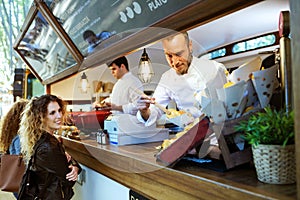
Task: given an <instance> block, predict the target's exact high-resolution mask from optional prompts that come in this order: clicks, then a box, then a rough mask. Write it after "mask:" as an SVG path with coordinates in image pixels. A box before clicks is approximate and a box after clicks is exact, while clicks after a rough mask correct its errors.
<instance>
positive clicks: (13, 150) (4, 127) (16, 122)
mask: <svg viewBox="0 0 300 200" xmlns="http://www.w3.org/2000/svg"><path fill="white" fill-rule="evenodd" d="M28 102H29V101H28V100H27V99H20V100H19V101H16V102H15V103H14V104H13V105H12V107H11V108H10V109H9V111H8V112H7V113H6V115H5V117H4V118H3V120H2V124H1V131H0V152H3V153H8V154H13V155H19V154H20V153H21V145H20V137H19V135H18V130H19V127H20V121H21V114H22V112H23V111H24V108H25V106H26V104H27V103H28ZM13 194H14V196H15V197H16V198H17V197H18V193H17V192H14V193H13Z"/></svg>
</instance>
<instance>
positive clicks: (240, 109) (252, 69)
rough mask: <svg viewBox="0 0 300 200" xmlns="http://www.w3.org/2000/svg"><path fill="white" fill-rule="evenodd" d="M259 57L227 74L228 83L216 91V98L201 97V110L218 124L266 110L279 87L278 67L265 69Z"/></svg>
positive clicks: (204, 95)
mask: <svg viewBox="0 0 300 200" xmlns="http://www.w3.org/2000/svg"><path fill="white" fill-rule="evenodd" d="M261 65H262V59H261V58H260V57H259V56H258V57H256V58H254V59H253V60H250V61H249V62H247V63H245V64H243V65H241V66H240V67H238V68H237V69H235V70H233V71H232V73H231V74H229V73H228V76H227V78H228V82H227V83H226V84H224V85H223V88H219V89H217V98H212V97H210V96H209V95H206V94H205V93H204V94H202V93H201V94H198V96H197V95H196V99H197V100H198V101H199V104H200V105H201V110H202V112H203V113H205V114H206V115H207V116H209V117H210V118H211V120H212V121H213V122H215V123H222V122H224V121H227V120H232V119H236V118H239V117H241V116H243V115H245V114H248V113H249V112H252V111H255V110H259V109H262V108H264V107H266V106H267V105H268V104H269V102H270V100H271V97H272V95H273V92H274V91H275V89H276V88H277V87H278V80H277V77H276V76H277V71H278V65H276V64H275V65H274V66H272V67H269V68H267V69H264V68H263V66H261Z"/></svg>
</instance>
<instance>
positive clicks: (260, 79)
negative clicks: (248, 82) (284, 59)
mask: <svg viewBox="0 0 300 200" xmlns="http://www.w3.org/2000/svg"><path fill="white" fill-rule="evenodd" d="M277 71H278V65H274V66H273V67H270V68H267V69H264V70H260V71H256V72H253V79H252V83H253V85H254V88H255V90H256V93H257V96H258V100H259V103H260V106H261V108H264V107H266V106H267V105H268V104H269V102H270V100H271V97H272V95H273V91H274V89H275V87H276V86H277V85H278V80H277V77H276V75H277Z"/></svg>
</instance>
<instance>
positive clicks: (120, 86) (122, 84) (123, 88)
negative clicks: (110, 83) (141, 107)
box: [110, 72, 143, 115]
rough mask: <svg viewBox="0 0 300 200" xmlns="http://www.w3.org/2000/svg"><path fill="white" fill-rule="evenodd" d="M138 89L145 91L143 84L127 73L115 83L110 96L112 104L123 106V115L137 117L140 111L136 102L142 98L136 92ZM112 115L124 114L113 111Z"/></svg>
mask: <svg viewBox="0 0 300 200" xmlns="http://www.w3.org/2000/svg"><path fill="white" fill-rule="evenodd" d="M136 89H138V90H140V91H143V84H142V82H141V81H140V80H139V79H138V78H137V77H135V76H134V75H133V74H132V73H131V72H127V73H126V74H124V75H123V76H122V78H120V79H118V81H117V82H116V83H115V85H114V87H113V90H112V93H111V95H110V102H111V103H113V104H116V105H122V108H123V113H125V114H132V115H135V114H136V113H137V111H138V109H137V107H136V101H137V100H138V99H139V97H140V95H139V93H138V92H135V90H136ZM112 113H114V114H117V113H122V112H119V111H112Z"/></svg>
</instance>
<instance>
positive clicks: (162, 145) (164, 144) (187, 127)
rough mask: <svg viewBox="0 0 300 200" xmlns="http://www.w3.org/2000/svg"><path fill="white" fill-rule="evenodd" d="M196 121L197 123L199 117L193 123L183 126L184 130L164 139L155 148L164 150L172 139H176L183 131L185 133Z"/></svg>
mask: <svg viewBox="0 0 300 200" xmlns="http://www.w3.org/2000/svg"><path fill="white" fill-rule="evenodd" d="M197 123H199V119H196V120H195V121H194V122H193V123H191V124H189V125H187V126H186V127H184V130H182V131H180V132H178V133H177V134H176V135H175V136H174V137H173V138H171V139H165V140H164V141H163V143H162V144H161V145H160V146H158V147H156V149H158V150H164V149H166V148H167V147H168V146H170V145H171V144H172V143H173V142H174V141H176V140H177V139H179V138H180V137H181V136H183V135H184V134H185V133H187V132H188V131H189V130H190V129H191V128H192V127H193V126H194V125H196V124H197Z"/></svg>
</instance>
